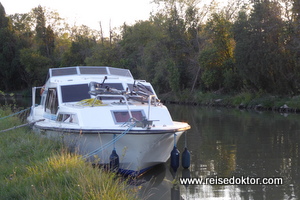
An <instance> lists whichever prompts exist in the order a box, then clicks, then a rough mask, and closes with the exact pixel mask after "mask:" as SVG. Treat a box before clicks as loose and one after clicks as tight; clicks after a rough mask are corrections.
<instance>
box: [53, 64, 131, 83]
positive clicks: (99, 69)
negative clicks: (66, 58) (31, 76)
mask: <svg viewBox="0 0 300 200" xmlns="http://www.w3.org/2000/svg"><path fill="white" fill-rule="evenodd" d="M74 75H90V76H91V75H102V76H118V77H120V76H121V77H126V78H132V79H133V76H132V74H131V72H130V71H129V70H128V69H121V68H115V67H107V66H74V67H61V68H50V69H49V73H48V76H47V80H48V79H49V78H51V77H62V76H74Z"/></svg>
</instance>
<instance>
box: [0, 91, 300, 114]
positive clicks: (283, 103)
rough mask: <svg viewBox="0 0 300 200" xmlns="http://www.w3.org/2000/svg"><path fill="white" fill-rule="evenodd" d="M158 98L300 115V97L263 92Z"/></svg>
mask: <svg viewBox="0 0 300 200" xmlns="http://www.w3.org/2000/svg"><path fill="white" fill-rule="evenodd" d="M28 94H29V93H28V91H21V92H19V93H18V92H17V93H9V94H8V93H3V92H1V91H0V100H1V99H2V100H6V101H9V100H10V101H12V102H14V100H16V99H28V98H31V96H30V95H28ZM158 96H159V98H160V99H161V101H162V102H163V103H170V104H184V105H195V106H196V105H198V106H206V107H227V108H237V109H254V110H261V111H263V110H269V111H277V112H295V113H300V96H293V97H289V96H276V95H271V94H266V93H262V92H258V93H250V92H240V93H236V94H222V93H218V92H209V93H202V92H194V93H192V94H191V93H190V91H181V92H180V93H174V92H169V93H166V94H159V95H158ZM13 104H14V103H13ZM24 104H26V103H24ZM27 104H28V102H27Z"/></svg>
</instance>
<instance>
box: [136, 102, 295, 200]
mask: <svg viewBox="0 0 300 200" xmlns="http://www.w3.org/2000/svg"><path fill="white" fill-rule="evenodd" d="M168 108H169V110H170V112H171V115H172V116H173V118H174V120H178V121H187V122H188V123H189V124H190V125H191V126H192V129H191V130H189V131H188V133H187V141H186V142H187V145H188V149H189V151H190V152H191V166H190V168H189V170H184V169H183V168H182V167H180V168H179V169H178V171H177V172H176V173H173V171H172V170H170V169H169V166H170V164H169V163H166V164H165V165H161V166H158V167H156V168H154V169H153V170H152V171H150V172H148V173H147V174H146V175H144V176H142V177H139V179H138V180H139V184H138V186H136V187H138V189H139V195H140V197H141V198H144V199H155V200H157V199H270V200H271V199H272V200H273V199H298V198H299V196H300V188H299V187H300V172H299V170H300V159H299V142H300V124H299V121H300V115H299V114H289V115H281V114H279V113H272V112H255V111H240V110H235V109H230V110H227V109H216V108H202V107H193V106H180V105H168ZM184 140H185V139H184V136H182V137H181V139H180V142H179V144H178V149H179V150H180V151H181V153H182V152H183V149H184V146H185V141H184ZM187 176H188V177H192V178H207V177H213V178H216V177H222V178H231V177H233V176H234V177H238V178H241V177H245V178H246V177H249V178H260V179H262V178H274V177H276V178H283V181H284V182H283V184H275V185H269V184H254V185H253V184H246V185H243V184H228V185H225V184H219V185H217V184H215V185H209V184H207V185H180V182H179V177H187ZM269 181H274V179H270V180H269Z"/></svg>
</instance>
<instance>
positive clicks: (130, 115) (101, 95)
mask: <svg viewBox="0 0 300 200" xmlns="http://www.w3.org/2000/svg"><path fill="white" fill-rule="evenodd" d="M96 97H121V98H123V99H124V101H125V103H126V106H127V110H128V113H129V117H130V119H132V113H131V110H130V108H129V105H128V101H127V98H126V97H125V96H124V95H120V94H117V95H116V94H113V95H110V94H97V95H96Z"/></svg>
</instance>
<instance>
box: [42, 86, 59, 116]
mask: <svg viewBox="0 0 300 200" xmlns="http://www.w3.org/2000/svg"><path fill="white" fill-rule="evenodd" d="M57 110H58V97H57V91H56V88H49V89H48V92H47V97H46V102H45V112H46V113H49V114H51V115H56V113H57Z"/></svg>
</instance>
